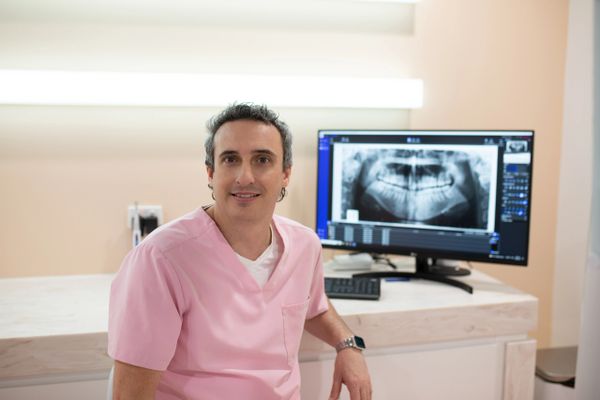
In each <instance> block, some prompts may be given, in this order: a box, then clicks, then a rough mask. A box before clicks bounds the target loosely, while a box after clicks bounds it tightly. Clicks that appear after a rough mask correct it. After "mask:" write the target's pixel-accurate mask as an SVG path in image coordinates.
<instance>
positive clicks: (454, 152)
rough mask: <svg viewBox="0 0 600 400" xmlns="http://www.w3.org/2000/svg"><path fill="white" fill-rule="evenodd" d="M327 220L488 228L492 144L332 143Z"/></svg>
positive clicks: (492, 185)
mask: <svg viewBox="0 0 600 400" xmlns="http://www.w3.org/2000/svg"><path fill="white" fill-rule="evenodd" d="M333 163H334V170H333V174H334V175H338V176H341V177H342V179H340V180H336V182H334V183H333V187H332V220H333V221H337V222H354V223H362V222H364V223H368V222H369V221H370V222H377V223H389V224H392V225H397V226H402V227H410V226H415V227H418V228H420V229H423V228H427V227H431V228H435V229H440V228H442V229H448V230H453V229H457V230H463V231H464V230H465V229H473V230H481V231H486V232H491V231H493V230H494V217H493V216H494V215H495V212H496V210H495V209H496V176H497V168H498V166H497V165H498V148H497V146H469V145H447V144H446V145H444V144H439V145H438V144H436V145H415V144H381V143H379V144H368V143H360V144H357V143H336V144H335V146H334V154H333Z"/></svg>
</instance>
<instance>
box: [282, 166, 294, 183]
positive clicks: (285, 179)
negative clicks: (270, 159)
mask: <svg viewBox="0 0 600 400" xmlns="http://www.w3.org/2000/svg"><path fill="white" fill-rule="evenodd" d="M290 175H292V167H288V168H284V170H283V187H287V185H289V183H290Z"/></svg>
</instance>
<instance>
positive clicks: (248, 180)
mask: <svg viewBox="0 0 600 400" xmlns="http://www.w3.org/2000/svg"><path fill="white" fill-rule="evenodd" d="M235 182H236V183H237V184H238V185H240V186H247V185H251V184H253V183H254V173H253V171H252V166H251V165H250V164H249V163H242V165H241V166H240V169H239V171H238V175H237V178H236V180H235Z"/></svg>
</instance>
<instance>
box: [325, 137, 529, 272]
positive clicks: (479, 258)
mask: <svg viewBox="0 0 600 400" xmlns="http://www.w3.org/2000/svg"><path fill="white" fill-rule="evenodd" d="M322 132H333V133H335V132H339V133H343V132H348V133H352V132H355V133H356V132H365V133H374V134H380V133H390V134H392V133H398V134H402V133H406V136H409V135H410V134H411V133H412V134H414V135H419V134H423V133H426V132H431V133H436V132H448V133H466V134H477V135H478V136H485V134H486V133H490V134H492V133H498V135H490V136H503V135H502V133H511V132H514V133H516V132H524V133H531V146H530V153H531V162H530V167H529V171H530V179H529V188H528V196H527V201H528V220H527V228H526V230H527V234H526V246H525V255H524V258H523V260H510V259H495V258H489V257H486V256H484V255H478V254H473V253H464V252H452V251H447V250H446V251H436V250H434V249H433V250H432V249H428V250H423V251H421V250H415V249H414V248H409V247H402V246H393V247H386V246H377V245H364V244H361V245H358V246H348V245H343V244H340V245H338V244H331V243H324V241H323V239H321V237H319V241H320V243H321V246H322V247H323V248H326V249H333V250H349V251H358V252H367V253H378V254H393V255H402V256H411V257H416V258H419V257H424V258H433V259H450V260H460V261H473V262H483V263H490V264H504V265H510V266H521V267H526V266H528V264H529V253H530V243H531V225H532V212H531V210H532V196H533V190H532V189H533V171H534V170H533V164H534V154H535V153H534V144H535V130H533V129H339V128H336V129H319V130H318V131H317V169H316V179H315V182H316V188H317V190H316V194H315V195H316V196H315V197H316V202H315V204H316V208H315V231H316V230H317V228H318V216H319V210H318V207H319V171H320V164H319V163H320V162H321V161H320V157H319V141H320V138H321V133H322ZM328 167H330V166H329V165H328Z"/></svg>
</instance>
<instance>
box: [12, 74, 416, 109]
mask: <svg viewBox="0 0 600 400" xmlns="http://www.w3.org/2000/svg"><path fill="white" fill-rule="evenodd" d="M234 101H235V102H245V101H251V102H255V103H264V104H268V105H270V106H278V107H311V108H400V109H406V108H420V107H421V106H422V103H423V82H422V81H421V80H419V79H378V78H337V77H291V76H290V77H285V76H260V75H197V74H153V73H152V74H151V73H148V74H147V73H117V72H71V71H32V70H0V104H32V105H33V104H37V105H42V104H44V105H99V106H167V107H203V106H204V107H207V106H224V105H227V104H230V103H232V102H234Z"/></svg>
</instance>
